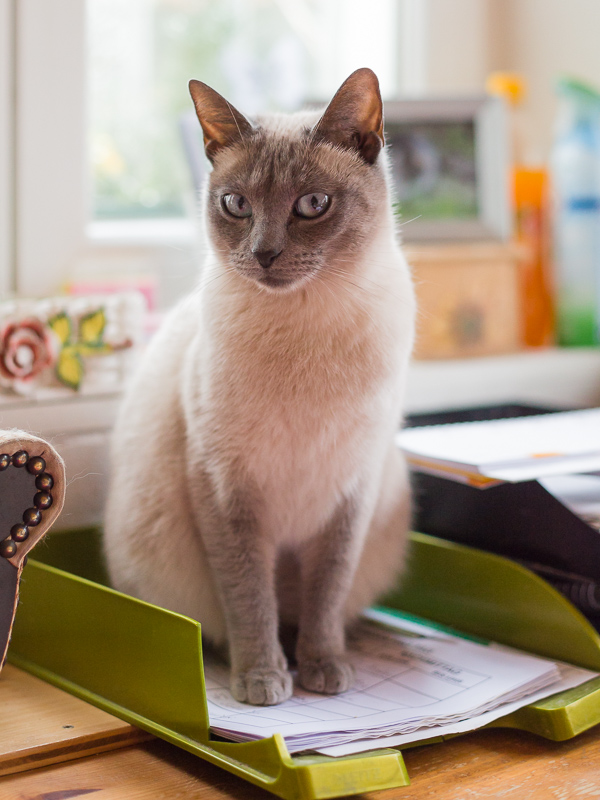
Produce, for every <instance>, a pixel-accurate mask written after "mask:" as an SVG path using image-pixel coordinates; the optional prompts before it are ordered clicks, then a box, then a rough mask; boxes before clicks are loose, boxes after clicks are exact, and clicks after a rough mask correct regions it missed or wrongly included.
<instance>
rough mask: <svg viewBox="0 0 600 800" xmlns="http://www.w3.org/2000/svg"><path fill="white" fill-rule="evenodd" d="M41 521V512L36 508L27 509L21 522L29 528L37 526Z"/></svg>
mask: <svg viewBox="0 0 600 800" xmlns="http://www.w3.org/2000/svg"><path fill="white" fill-rule="evenodd" d="M41 521H42V512H41V511H40V510H39V509H38V508H28V509H27V511H24V512H23V522H24V523H25V525H29V527H30V528H34V527H35V526H36V525H39V524H40V522H41Z"/></svg>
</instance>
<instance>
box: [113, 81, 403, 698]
mask: <svg viewBox="0 0 600 800" xmlns="http://www.w3.org/2000/svg"><path fill="white" fill-rule="evenodd" d="M190 92H191V95H192V98H193V101H194V104H195V108H196V111H197V115H198V118H199V121H200V125H201V127H202V131H203V136H204V145H205V151H206V155H207V156H208V159H209V160H210V161H211V162H212V171H211V174H210V177H209V180H208V186H207V187H206V190H205V197H204V215H205V221H206V227H207V235H208V241H209V244H210V252H209V256H208V258H207V260H206V263H205V265H204V271H203V275H202V279H201V281H200V285H199V288H198V290H197V291H195V292H193V293H192V295H191V296H189V297H187V298H186V299H184V300H183V301H182V302H181V303H180V304H179V305H178V306H177V307H176V308H175V309H174V310H173V311H172V312H171V313H170V315H169V316H168V318H167V319H166V321H165V323H164V325H163V326H162V328H161V330H160V331H159V332H158V333H157V335H156V336H155V338H154V339H153V341H152V343H151V344H150V346H149V347H148V350H147V352H146V354H145V357H144V359H143V363H142V365H141V367H140V369H139V371H138V372H137V374H136V375H135V377H134V378H133V380H132V382H131V383H130V385H129V388H128V390H127V392H126V396H125V398H124V402H123V404H122V408H121V411H120V414H119V416H118V420H117V423H116V427H115V432H114V437H113V445H112V477H111V485H110V490H109V500H108V505H107V513H106V528H105V550H106V557H107V563H108V567H109V572H110V575H111V578H112V582H113V585H114V586H115V587H116V588H118V589H120V590H122V591H125V592H128V593H130V594H132V595H134V596H136V597H139V598H142V599H144V600H147V601H151V602H152V603H156V604H158V605H161V606H164V607H166V608H168V609H172V610H174V611H177V612H181V613H183V614H186V615H189V616H191V617H193V618H195V619H197V620H199V621H200V622H201V623H202V632H203V636H205V637H206V638H207V639H208V640H209V641H210V642H212V643H215V644H216V645H222V646H225V647H227V648H228V653H229V661H230V666H231V692H232V694H233V696H234V697H235V698H236V699H237V700H238V701H241V702H246V703H250V704H255V705H270V704H276V703H280V702H282V701H283V700H285V699H286V698H288V697H289V696H290V695H291V693H292V677H291V674H290V671H289V668H288V663H287V660H286V657H285V655H284V652H283V649H282V646H281V644H280V641H279V628H280V625H284V624H285V625H287V624H289V625H297V630H298V633H297V644H296V650H295V657H296V662H297V669H298V681H299V684H300V685H301V686H302V687H304V688H305V689H307V690H309V691H314V692H321V693H327V694H335V693H339V692H343V691H345V690H347V689H348V688H350V686H351V685H352V680H353V673H352V669H351V667H350V665H349V663H348V661H347V659H346V655H345V629H346V626H347V623H349V621H351V620H353V619H354V618H355V617H356V616H357V615H358V614H359V613H360V611H361V610H362V609H363V608H364V607H365V606H367V605H368V604H370V603H371V602H373V600H374V599H375V597H376V596H377V595H379V594H380V593H381V592H383V591H384V590H386V589H388V588H389V587H390V586H391V585H392V584H393V583H394V582H395V580H396V578H397V575H398V574H399V573H400V571H401V569H402V566H403V562H404V560H405V549H406V542H407V530H408V527H409V520H410V492H409V486H408V479H407V471H406V465H405V462H404V460H403V458H402V456H401V454H400V452H399V450H398V449H397V448H396V447H395V445H394V441H393V440H394V434H395V432H396V431H397V428H398V426H399V424H400V420H401V413H402V403H403V395H404V389H405V381H406V372H407V365H408V360H409V356H410V352H411V348H412V342H413V328H414V316H415V301H414V295H413V289H412V283H411V278H410V273H409V269H408V266H407V263H406V261H405V259H404V257H403V255H402V253H401V250H400V248H399V245H398V244H397V241H396V234H395V224H394V217H393V213H392V201H391V198H390V191H389V187H388V167H387V161H386V154H385V151H384V141H383V115H382V114H383V112H382V102H381V97H380V93H379V85H378V81H377V78H376V76H375V74H374V73H373V72H372V71H371V70H369V69H366V68H363V69H359V70H357V71H356V72H354V73H353V74H352V75H350V77H349V78H348V79H347V80H346V81H345V82H344V83H343V84H342V86H341V88H340V89H339V90H338V91H337V93H336V94H335V96H334V97H333V99H332V101H331V102H330V103H329V105H328V106H327V108H326V110H325V111H324V113H323V112H306V111H303V112H297V113H296V114H292V115H284V114H271V115H265V116H264V117H261V118H258V119H257V120H256V121H255V122H254V124H252V123H251V122H249V121H248V120H247V119H246V118H245V117H244V116H243V115H242V114H241V113H240V112H239V111H237V110H236V109H235V108H233V107H232V106H231V105H230V104H229V103H228V102H227V101H226V100H225V99H224V98H223V97H222V96H221V95H220V94H218V93H217V92H216V91H214V90H213V89H211V88H210V87H208V86H207V85H205V84H203V83H201V82H199V81H191V82H190Z"/></svg>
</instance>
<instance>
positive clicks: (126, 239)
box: [86, 217, 197, 247]
mask: <svg viewBox="0 0 600 800" xmlns="http://www.w3.org/2000/svg"><path fill="white" fill-rule="evenodd" d="M86 235H87V238H88V240H89V242H90V243H91V244H93V245H98V246H103V245H104V246H111V247H114V246H117V247H123V246H131V247H155V246H161V245H164V246H167V247H171V246H173V245H178V246H180V247H192V246H193V244H194V242H195V241H196V238H197V225H196V223H195V222H194V221H193V220H191V219H188V218H187V217H182V218H177V219H176V218H173V219H127V220H101V221H99V220H96V221H94V222H89V223H88V225H87V227H86Z"/></svg>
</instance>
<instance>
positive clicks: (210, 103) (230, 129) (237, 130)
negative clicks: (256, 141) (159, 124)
mask: <svg viewBox="0 0 600 800" xmlns="http://www.w3.org/2000/svg"><path fill="white" fill-rule="evenodd" d="M189 86H190V94H191V95H192V100H193V101H194V106H195V108H196V114H197V115H198V120H199V121H200V125H201V126H202V133H203V135H204V151H205V153H206V156H207V158H208V160H209V161H210V162H211V164H212V163H213V162H214V159H215V156H216V154H217V153H218V152H219V150H221V149H222V148H223V147H230V146H231V145H232V144H237V143H238V142H241V141H242V140H243V139H244V137H245V136H248V135H250V134H251V133H252V125H251V124H250V123H249V122H248V120H247V119H246V117H245V116H244V115H243V114H240V112H239V111H238V110H237V109H236V108H234V107H233V106H232V105H231V103H228V102H227V100H225V98H224V97H222V96H221V95H220V94H219V93H218V92H215V90H214V89H211V88H210V86H207V85H206V84H205V83H202V81H190V84H189Z"/></svg>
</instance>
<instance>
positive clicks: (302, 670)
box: [298, 657, 354, 694]
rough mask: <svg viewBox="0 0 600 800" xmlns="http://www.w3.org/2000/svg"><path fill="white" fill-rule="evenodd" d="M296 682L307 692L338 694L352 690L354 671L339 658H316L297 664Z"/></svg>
mask: <svg viewBox="0 0 600 800" xmlns="http://www.w3.org/2000/svg"><path fill="white" fill-rule="evenodd" d="M298 680H299V682H300V685H301V686H302V687H303V688H304V689H306V690H307V691H309V692H319V693H320V694H340V693H341V692H346V691H347V690H348V689H350V688H352V684H353V683H354V670H353V669H352V667H351V665H350V664H348V662H347V661H346V660H345V659H343V658H339V657H337V658H336V657H332V658H318V659H315V660H313V661H301V662H300V663H299V664H298Z"/></svg>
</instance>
